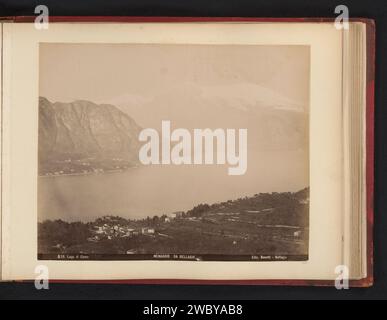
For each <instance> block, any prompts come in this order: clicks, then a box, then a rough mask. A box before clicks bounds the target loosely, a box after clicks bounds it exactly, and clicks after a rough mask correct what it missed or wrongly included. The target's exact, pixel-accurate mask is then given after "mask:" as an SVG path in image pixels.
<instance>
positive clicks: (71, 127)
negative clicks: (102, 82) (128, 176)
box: [39, 97, 141, 173]
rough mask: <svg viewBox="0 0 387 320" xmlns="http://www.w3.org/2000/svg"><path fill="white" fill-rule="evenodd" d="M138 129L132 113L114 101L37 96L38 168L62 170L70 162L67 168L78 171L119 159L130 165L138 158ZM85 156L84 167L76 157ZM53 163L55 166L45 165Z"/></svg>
mask: <svg viewBox="0 0 387 320" xmlns="http://www.w3.org/2000/svg"><path fill="white" fill-rule="evenodd" d="M140 130H141V127H140V126H139V125H138V124H137V123H136V122H135V121H134V120H133V119H132V118H131V117H129V116H128V115H127V114H125V113H124V112H122V111H121V110H119V109H118V108H116V107H115V106H113V105H108V104H95V103H93V102H90V101H84V100H79V101H74V102H71V103H62V102H55V103H52V102H50V101H49V100H48V99H46V98H44V97H40V98H39V165H40V167H39V168H40V169H42V170H43V171H44V172H46V173H47V172H50V171H52V170H54V169H55V170H59V171H63V170H62V169H63V168H62V167H63V164H64V163H70V162H72V163H73V164H72V165H71V167H72V170H71V169H69V170H70V172H75V173H77V172H78V171H79V170H80V169H82V170H86V171H90V170H91V169H93V170H94V169H101V168H100V167H101V164H102V163H101V161H103V162H104V163H105V164H104V166H105V165H106V163H107V162H109V161H110V162H114V161H118V160H119V161H120V162H121V164H122V163H125V166H129V165H133V164H135V163H136V161H137V159H138V150H139V147H140V145H139V143H138V134H139V132H140ZM84 159H88V160H89V162H87V163H86V162H85V161H83V162H82V164H83V168H82V165H80V167H79V165H77V162H76V161H78V162H79V161H81V160H84ZM90 162H92V163H90ZM96 162H98V164H97V163H96ZM85 163H86V164H85ZM54 164H56V165H54ZM53 165H54V167H55V168H51V169H49V168H48V167H50V166H51V167H52V166H53ZM112 165H115V167H117V168H118V167H121V166H120V165H116V163H110V164H109V166H112ZM85 166H86V167H85ZM93 166H94V167H93ZM112 168H113V167H112ZM112 168H111V169H112ZM42 170H40V171H42ZM61 173H63V172H61Z"/></svg>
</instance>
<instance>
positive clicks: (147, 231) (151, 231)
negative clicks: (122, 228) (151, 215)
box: [141, 227, 155, 234]
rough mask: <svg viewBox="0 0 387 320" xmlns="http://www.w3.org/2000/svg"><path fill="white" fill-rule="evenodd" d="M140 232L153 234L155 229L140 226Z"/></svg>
mask: <svg viewBox="0 0 387 320" xmlns="http://www.w3.org/2000/svg"><path fill="white" fill-rule="evenodd" d="M141 233H142V234H154V233H155V229H153V228H148V227H144V228H141Z"/></svg>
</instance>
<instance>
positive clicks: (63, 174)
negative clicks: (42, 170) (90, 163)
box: [38, 166, 139, 178]
mask: <svg viewBox="0 0 387 320" xmlns="http://www.w3.org/2000/svg"><path fill="white" fill-rule="evenodd" d="M136 168H139V166H134V167H129V168H126V169H115V170H107V171H103V172H79V173H61V174H50V175H47V174H44V175H41V174H38V178H58V177H78V176H92V175H102V174H111V173H118V172H125V171H128V170H130V169H136Z"/></svg>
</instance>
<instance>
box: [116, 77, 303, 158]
mask: <svg viewBox="0 0 387 320" xmlns="http://www.w3.org/2000/svg"><path fill="white" fill-rule="evenodd" d="M108 102H109V103H112V104H114V105H115V106H117V107H118V108H120V109H121V110H123V111H124V112H126V113H128V114H130V115H131V116H133V117H134V118H135V119H136V120H137V121H138V123H139V124H140V125H141V126H143V127H152V128H159V127H160V123H161V120H165V119H168V120H170V121H171V123H172V126H175V127H177V128H189V129H192V128H247V129H248V132H249V140H248V141H249V144H250V148H251V150H259V152H262V151H270V150H282V151H283V150H297V149H301V150H306V147H307V145H308V117H309V113H308V107H307V105H305V103H302V102H297V101H293V100H291V99H289V98H287V97H284V96H283V95H281V94H280V93H278V92H275V91H273V90H270V89H267V88H265V87H263V86H260V85H258V84H252V83H236V84H218V85H207V86H200V85H198V84H196V83H184V82H183V83H177V84H175V85H173V86H172V85H171V86H169V87H168V88H163V89H162V90H161V89H160V90H159V91H154V92H147V93H146V95H145V94H144V95H141V94H139V93H133V94H130V93H126V94H124V95H122V96H117V97H115V98H113V99H111V100H109V101H108ZM149 114H152V117H149V116H148V115H149Z"/></svg>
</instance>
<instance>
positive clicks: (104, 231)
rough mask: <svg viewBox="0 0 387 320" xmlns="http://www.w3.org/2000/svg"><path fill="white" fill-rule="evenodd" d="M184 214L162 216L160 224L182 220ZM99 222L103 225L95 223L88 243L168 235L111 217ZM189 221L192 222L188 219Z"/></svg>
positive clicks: (152, 228) (180, 212)
mask: <svg viewBox="0 0 387 320" xmlns="http://www.w3.org/2000/svg"><path fill="white" fill-rule="evenodd" d="M183 214H184V212H182V211H177V212H173V213H171V214H169V215H164V216H162V217H161V222H163V223H169V222H171V221H172V220H173V219H176V218H182V216H183ZM101 220H103V223H98V222H97V223H96V225H94V226H93V229H92V230H91V233H92V234H93V236H92V237H89V238H88V239H87V240H88V241H90V242H98V241H101V240H113V239H114V238H132V237H136V236H139V235H143V236H150V237H154V236H155V235H158V236H161V237H163V236H164V237H168V235H165V234H162V233H159V232H156V230H155V228H154V227H149V226H143V225H141V226H131V225H128V224H127V223H120V222H121V221H122V220H121V219H119V220H118V221H117V220H116V219H115V218H114V217H112V216H105V217H103V218H102V219H101ZM190 220H193V219H192V218H190Z"/></svg>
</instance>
